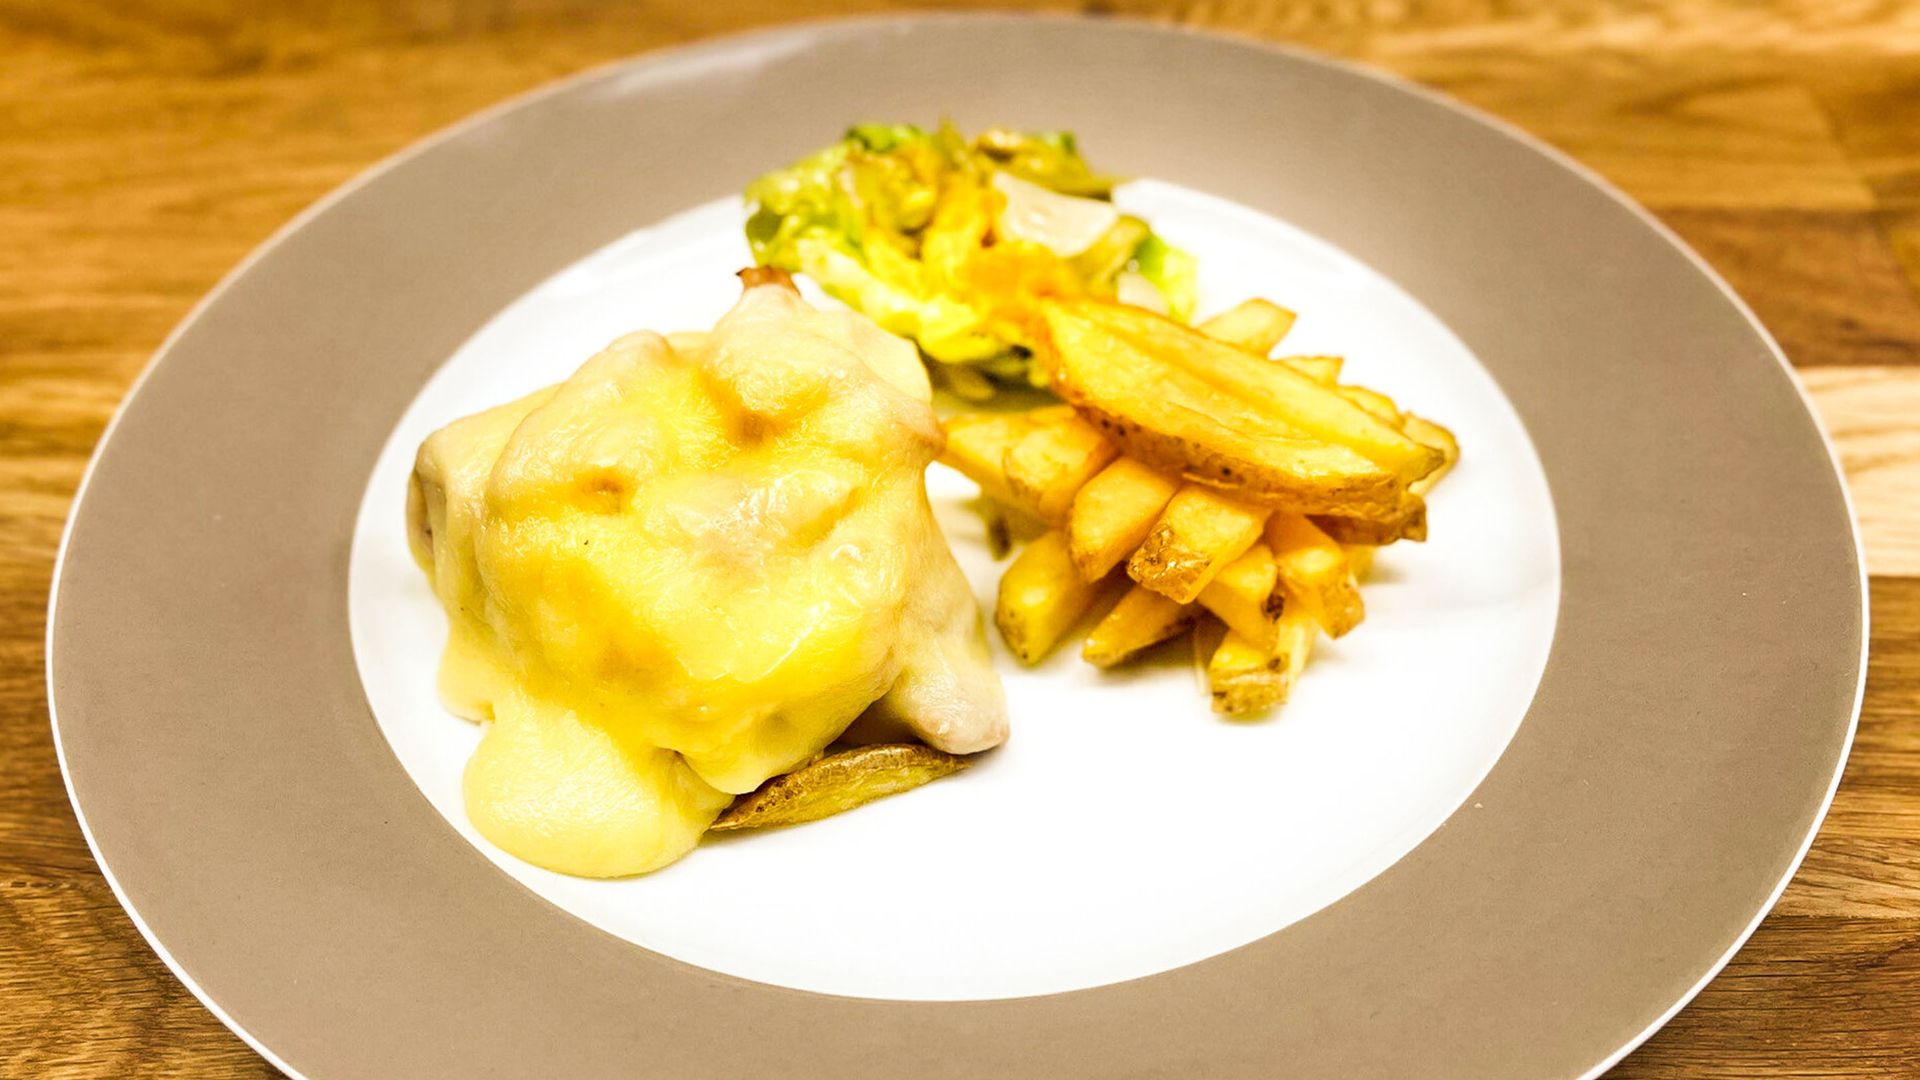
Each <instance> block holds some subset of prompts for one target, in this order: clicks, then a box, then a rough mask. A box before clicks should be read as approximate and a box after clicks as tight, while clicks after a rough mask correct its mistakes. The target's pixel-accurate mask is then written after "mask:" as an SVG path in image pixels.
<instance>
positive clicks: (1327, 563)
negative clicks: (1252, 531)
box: [1267, 513, 1366, 638]
mask: <svg viewBox="0 0 1920 1080" xmlns="http://www.w3.org/2000/svg"><path fill="white" fill-rule="evenodd" d="M1267 546H1268V547H1269V548H1271V549H1272V550H1273V561H1274V568H1275V570H1276V572H1277V574H1278V576H1279V579H1280V588H1281V590H1282V591H1283V592H1284V593H1285V594H1286V598H1287V602H1288V603H1297V604H1299V605H1300V606H1302V607H1304V608H1306V610H1307V611H1308V612H1309V613H1310V614H1312V616H1313V618H1314V621H1315V622H1317V623H1319V624H1320V626H1321V627H1322V628H1323V629H1325V630H1326V632H1327V636H1328V637H1334V638H1337V637H1340V636H1342V635H1344V634H1345V633H1347V631H1349V630H1352V629H1353V628H1354V627H1356V626H1358V625H1360V621H1361V620H1362V619H1364V618H1365V617H1366V606H1365V605H1364V604H1363V603H1361V600H1360V587H1359V586H1358V585H1356V584H1355V583H1354V580H1353V567H1352V564H1351V563H1349V562H1348V561H1347V552H1346V549H1345V548H1343V547H1341V546H1340V545H1339V544H1338V543H1336V542H1334V540H1333V538H1332V537H1329V536H1328V535H1327V534H1326V533H1325V532H1323V531H1321V529H1320V528H1319V527H1318V526H1316V525H1314V524H1313V522H1311V521H1308V520H1307V519H1306V518H1304V517H1301V516H1300V515H1299V514H1285V513H1281V514H1275V515H1273V517H1272V518H1271V519H1269V520H1268V521H1267Z"/></svg>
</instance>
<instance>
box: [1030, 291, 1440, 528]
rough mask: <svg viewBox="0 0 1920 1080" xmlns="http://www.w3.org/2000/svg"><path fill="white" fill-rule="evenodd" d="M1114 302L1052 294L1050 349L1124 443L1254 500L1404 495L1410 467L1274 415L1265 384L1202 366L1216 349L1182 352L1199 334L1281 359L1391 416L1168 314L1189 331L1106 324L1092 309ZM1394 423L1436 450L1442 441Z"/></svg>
mask: <svg viewBox="0 0 1920 1080" xmlns="http://www.w3.org/2000/svg"><path fill="white" fill-rule="evenodd" d="M1109 310H1112V309H1109V308H1106V307H1101V306H1096V305H1091V304H1076V305H1067V304H1060V303H1051V304H1048V305H1046V307H1045V309H1044V311H1045V315H1046V322H1047V325H1048V334H1049V337H1048V340H1049V343H1050V345H1049V349H1048V354H1047V355H1048V362H1049V364H1050V370H1051V374H1052V377H1053V380H1054V386H1055V389H1056V390H1058V391H1059V393H1060V395H1061V396H1062V397H1064V398H1066V399H1067V400H1068V401H1069V402H1071V403H1073V404H1074V405H1075V406H1077V407H1078V408H1079V409H1080V411H1081V413H1082V414H1083V415H1085V416H1086V417H1087V419H1088V420H1090V421H1092V422H1093V423H1094V424H1095V425H1096V426H1097V427H1099V428H1100V429H1101V430H1102V431H1103V432H1105V433H1106V435H1107V437H1108V438H1110V439H1112V440H1113V441H1114V442H1116V443H1118V444H1119V445H1120V447H1121V449H1122V450H1123V452H1125V453H1127V454H1129V455H1131V456H1133V457H1136V458H1138V459H1139V460H1141V461H1143V462H1145V463H1146V464H1149V465H1153V466H1156V467H1159V468H1161V469H1165V470H1167V471H1169V472H1172V473H1175V474H1177V475H1180V476H1181V477H1183V478H1185V479H1189V480H1194V481H1197V482H1200V483H1204V484H1207V485H1209V486H1212V487H1217V488H1220V489H1222V490H1224V491H1228V492H1230V493H1233V494H1235V495H1237V496H1238V497H1239V498H1242V499H1245V500H1248V501H1256V502H1262V503H1266V504H1269V505H1282V506H1288V507H1292V508H1296V509H1300V510H1303V511H1307V512H1311V513H1332V514H1354V515H1360V514H1365V513H1368V512H1373V513H1377V514H1379V513H1388V512H1391V511H1392V509H1393V508H1394V507H1396V506H1397V505H1399V502H1400V500H1401V498H1402V496H1403V495H1404V493H1405V488H1406V479H1405V478H1402V477H1401V476H1400V475H1398V474H1397V473H1396V472H1394V471H1393V470H1392V469H1389V468H1386V467H1384V466H1382V465H1380V464H1378V463H1376V462H1374V461H1371V460H1369V459H1368V458H1366V457H1365V456H1363V455H1362V454H1361V453H1359V452H1358V451H1356V450H1355V449H1353V448H1351V447H1347V446H1342V445H1334V444H1331V443H1329V442H1326V441H1324V440H1323V439H1322V438H1320V437H1318V436H1316V435H1313V434H1311V433H1307V432H1303V431H1302V430H1300V429H1299V428H1297V427H1295V426H1294V425H1293V424H1292V423H1291V422H1290V421H1289V420H1287V419H1285V418H1282V417H1280V416H1278V415H1277V410H1276V408H1275V407H1274V405H1273V402H1272V401H1271V400H1270V395H1269V394H1268V393H1267V391H1266V390H1265V389H1261V388H1253V389H1252V390H1249V388H1247V387H1244V386H1235V385H1232V383H1231V380H1226V381H1224V382H1223V380H1221V379H1219V378H1216V377H1212V376H1208V375H1204V374H1203V373H1202V371H1201V370H1199V369H1206V368H1210V367H1211V366H1213V365H1212V362H1211V360H1210V361H1209V362H1208V363H1207V364H1198V365H1196V364H1195V363H1194V361H1193V360H1192V359H1191V358H1190V357H1185V356H1179V355H1175V354H1178V353H1180V352H1181V350H1183V349H1186V348H1187V347H1189V346H1190V345H1192V343H1193V342H1196V341H1197V342H1200V343H1201V344H1202V345H1203V346H1204V347H1205V348H1206V349H1209V350H1213V351H1216V352H1220V353H1225V354H1227V355H1229V356H1231V357H1233V358H1234V360H1235V361H1236V362H1239V363H1244V364H1249V365H1255V366H1258V367H1262V368H1272V369H1274V370H1275V371H1276V372H1279V375H1278V376H1276V377H1279V378H1285V379H1290V380H1292V381H1293V383H1296V384H1298V386H1301V387H1306V388H1308V390H1309V391H1310V392H1311V393H1313V394H1317V395H1320V396H1321V397H1324V398H1327V399H1328V400H1330V401H1331V402H1332V405H1330V406H1328V407H1329V408H1331V409H1335V410H1343V411H1344V414H1351V416H1350V417H1349V418H1350V419H1351V418H1357V420H1356V421H1355V423H1356V425H1362V426H1363V425H1373V426H1375V427H1381V428H1384V425H1381V424H1380V423H1379V421H1378V420H1375V419H1374V418H1373V417H1371V416H1369V415H1368V414H1367V413H1365V412H1364V411H1362V410H1361V409H1359V408H1358V407H1356V406H1354V405H1352V404H1351V403H1349V402H1348V401H1346V400H1345V399H1344V398H1341V397H1339V396H1338V395H1336V394H1333V393H1332V392H1331V391H1328V390H1327V389H1326V388H1325V387H1322V386H1320V385H1319V384H1318V383H1315V382H1313V381H1312V380H1310V379H1307V378H1306V377H1305V376H1302V375H1300V374H1299V373H1297V372H1294V371H1293V370H1292V369H1291V368H1287V367H1286V366H1285V365H1282V364H1275V363H1272V362H1270V361H1265V360H1260V359H1257V358H1255V357H1252V356H1248V355H1247V354H1245V353H1242V352H1239V351H1238V350H1235V349H1233V348H1232V347H1230V346H1225V345H1221V344H1219V343H1218V342H1214V341H1212V340H1211V339H1209V338H1206V337H1205V336H1203V335H1201V334H1198V333H1196V332H1193V331H1191V330H1188V329H1186V328H1184V327H1179V326H1178V325H1177V324H1173V323H1168V324H1167V325H1168V326H1171V327H1174V329H1175V330H1176V331H1177V332H1178V333H1179V334H1182V335H1186V336H1185V337H1178V338H1175V339H1174V340H1173V341H1172V342H1171V343H1169V342H1167V341H1157V342H1155V343H1153V344H1151V345H1148V344H1142V343H1141V342H1140V341H1138V340H1136V338H1135V337H1133V336H1131V335H1129V334H1127V333H1124V332H1121V331H1119V330H1116V329H1114V328H1113V327H1111V326H1109V325H1108V322H1109V321H1110V320H1111V316H1109V315H1106V314H1099V315H1098V316H1097V317H1096V316H1093V315H1089V314H1088V313H1089V312H1093V313H1105V312H1108V311H1109ZM1141 314H1143V315H1146V316H1147V318H1148V319H1150V320H1151V319H1154V318H1155V317H1154V316H1152V315H1151V314H1149V313H1145V312H1142V313H1141ZM1128 318H1131V317H1130V316H1129V317H1128ZM1129 325H1131V324H1129ZM1150 325H1154V324H1150ZM1388 433H1389V434H1391V435H1392V436H1393V437H1394V438H1396V439H1402V440H1404V441H1405V442H1406V443H1407V445H1409V446H1413V447H1415V448H1416V449H1417V451H1418V452H1419V453H1420V454H1423V455H1432V456H1433V459H1434V460H1436V461H1437V460H1438V453H1437V451H1434V450H1431V449H1430V448H1427V447H1422V446H1419V444H1417V443H1414V442H1413V441H1412V440H1411V439H1406V437H1405V436H1402V435H1400V433H1398V432H1394V431H1390V430H1389V432H1388Z"/></svg>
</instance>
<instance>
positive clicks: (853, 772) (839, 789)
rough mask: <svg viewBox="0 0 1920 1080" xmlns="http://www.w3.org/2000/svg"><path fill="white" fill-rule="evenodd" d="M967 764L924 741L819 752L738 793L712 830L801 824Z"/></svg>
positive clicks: (926, 781)
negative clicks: (822, 755) (797, 765)
mask: <svg viewBox="0 0 1920 1080" xmlns="http://www.w3.org/2000/svg"><path fill="white" fill-rule="evenodd" d="M966 767H967V759H966V758H963V757H960V756H959V755H957V754H948V753H944V752H942V751H939V750H935V749H933V748H932V747H930V746H922V745H920V744H919V743H876V744H874V745H871V746H857V747H854V748H853V749H851V750H842V751H840V752H839V753H833V754H827V755H826V756H824V757H820V758H816V759H814V760H813V761H810V762H808V763H807V764H805V765H802V766H800V767H799V768H797V769H795V770H793V771H792V772H789V773H783V774H782V775H780V776H776V777H774V778H773V779H771V780H769V781H767V782H766V783H764V784H762V785H760V786H759V787H758V788H756V789H754V790H753V791H752V792H749V793H748V794H746V795H742V796H740V797H739V798H738V799H735V800H734V802H733V805H732V806H729V807H728V808H727V809H726V810H725V811H724V812H722V813H721V815H720V817H719V818H718V819H717V820H716V821H714V823H713V825H712V827H711V829H710V830H709V831H712V832H735V831H738V830H742V829H771V828H776V827H778V826H781V825H799V824H802V823H804V822H808V821H819V820H820V819H822V818H828V817H832V816H833V815H835V814H840V813H845V812H846V811H848V810H851V809H853V808H854V807H856V806H864V805H866V804H867V803H870V802H872V801H874V800H875V799H883V798H885V797H887V796H888V795H898V794H899V793H901V792H903V791H911V790H913V789H914V788H917V787H919V786H921V785H922V784H927V783H931V782H933V781H935V780H938V779H940V778H941V777H943V776H949V775H951V774H953V773H956V772H959V771H960V770H961V769H964V768H966Z"/></svg>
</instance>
